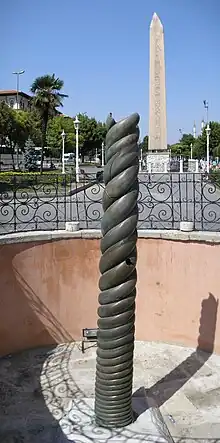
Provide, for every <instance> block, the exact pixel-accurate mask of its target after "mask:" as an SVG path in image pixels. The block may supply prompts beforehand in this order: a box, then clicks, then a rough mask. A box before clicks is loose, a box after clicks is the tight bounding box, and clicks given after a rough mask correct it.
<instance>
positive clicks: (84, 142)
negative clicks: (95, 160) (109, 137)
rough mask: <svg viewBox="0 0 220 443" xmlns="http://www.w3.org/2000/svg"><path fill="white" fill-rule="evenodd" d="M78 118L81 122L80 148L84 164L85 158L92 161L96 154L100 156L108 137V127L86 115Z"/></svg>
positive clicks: (80, 115)
mask: <svg viewBox="0 0 220 443" xmlns="http://www.w3.org/2000/svg"><path fill="white" fill-rule="evenodd" d="M78 118H79V120H80V126H79V146H80V153H81V157H82V162H84V157H85V156H89V158H90V159H91V158H92V157H93V156H94V155H95V153H96V152H97V153H98V155H100V152H101V146H102V142H103V141H104V140H105V136H106V126H105V124H104V123H101V122H99V121H97V120H96V119H95V118H94V117H88V116H87V115H86V114H85V113H84V114H79V115H78Z"/></svg>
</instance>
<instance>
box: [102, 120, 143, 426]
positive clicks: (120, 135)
mask: <svg viewBox="0 0 220 443" xmlns="http://www.w3.org/2000/svg"><path fill="white" fill-rule="evenodd" d="M138 122H139V115H138V114H132V115H131V116H129V117H128V118H126V119H124V120H121V121H119V122H118V123H116V122H115V121H114V119H113V118H112V117H111V115H110V117H109V118H108V120H107V126H108V133H107V136H106V166H105V170H104V182H105V185H106V186H105V191H104V194H103V209H104V215H103V219H102V225H101V226H102V234H103V238H102V240H101V252H102V257H101V260H100V272H101V274H102V275H101V277H100V280H99V288H100V290H101V293H100V295H99V304H100V306H99V308H98V316H99V319H98V328H99V329H98V349H97V364H96V386H95V414H96V422H97V424H99V425H101V426H106V427H122V426H126V425H128V424H130V423H131V422H132V407H131V396H132V378H133V349H134V320H135V296H136V281H137V275H136V260H137V250H136V241H137V220H138V208H137V198H138V178H137V176H138V169H139V162H138V145H137V142H138V138H139V129H138V127H137V125H138Z"/></svg>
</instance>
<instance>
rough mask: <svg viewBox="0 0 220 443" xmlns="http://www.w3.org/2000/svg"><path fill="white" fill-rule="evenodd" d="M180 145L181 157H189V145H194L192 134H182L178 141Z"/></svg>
mask: <svg viewBox="0 0 220 443" xmlns="http://www.w3.org/2000/svg"><path fill="white" fill-rule="evenodd" d="M179 143H180V145H181V155H182V156H183V157H190V156H191V144H192V145H194V143H195V138H194V137H193V135H192V134H183V135H182V137H181V139H180V141H179Z"/></svg>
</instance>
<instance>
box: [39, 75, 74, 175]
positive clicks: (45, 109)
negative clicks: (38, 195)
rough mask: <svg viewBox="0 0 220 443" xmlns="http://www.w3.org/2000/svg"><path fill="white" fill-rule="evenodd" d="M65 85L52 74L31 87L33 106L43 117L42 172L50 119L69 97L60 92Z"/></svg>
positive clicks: (41, 78) (42, 77) (40, 78)
mask: <svg viewBox="0 0 220 443" xmlns="http://www.w3.org/2000/svg"><path fill="white" fill-rule="evenodd" d="M63 85H64V83H63V80H60V79H59V78H56V77H55V74H52V75H44V76H41V77H37V78H36V79H35V80H34V82H33V83H32V86H31V92H32V93H33V94H34V99H33V104H34V106H35V108H36V109H37V110H38V112H39V115H40V117H41V130H42V143H41V147H42V150H41V172H42V171H43V160H44V148H45V146H46V139H47V126H48V121H49V118H50V117H53V116H54V115H55V113H56V109H57V107H59V106H62V102H63V99H64V98H65V97H68V96H67V95H66V94H63V93H61V92H60V91H61V90H62V88H63Z"/></svg>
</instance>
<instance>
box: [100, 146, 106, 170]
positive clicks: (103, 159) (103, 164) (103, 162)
mask: <svg viewBox="0 0 220 443" xmlns="http://www.w3.org/2000/svg"><path fill="white" fill-rule="evenodd" d="M104 149H105V145H104V142H102V164H101V166H102V167H104V166H105V156H104Z"/></svg>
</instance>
